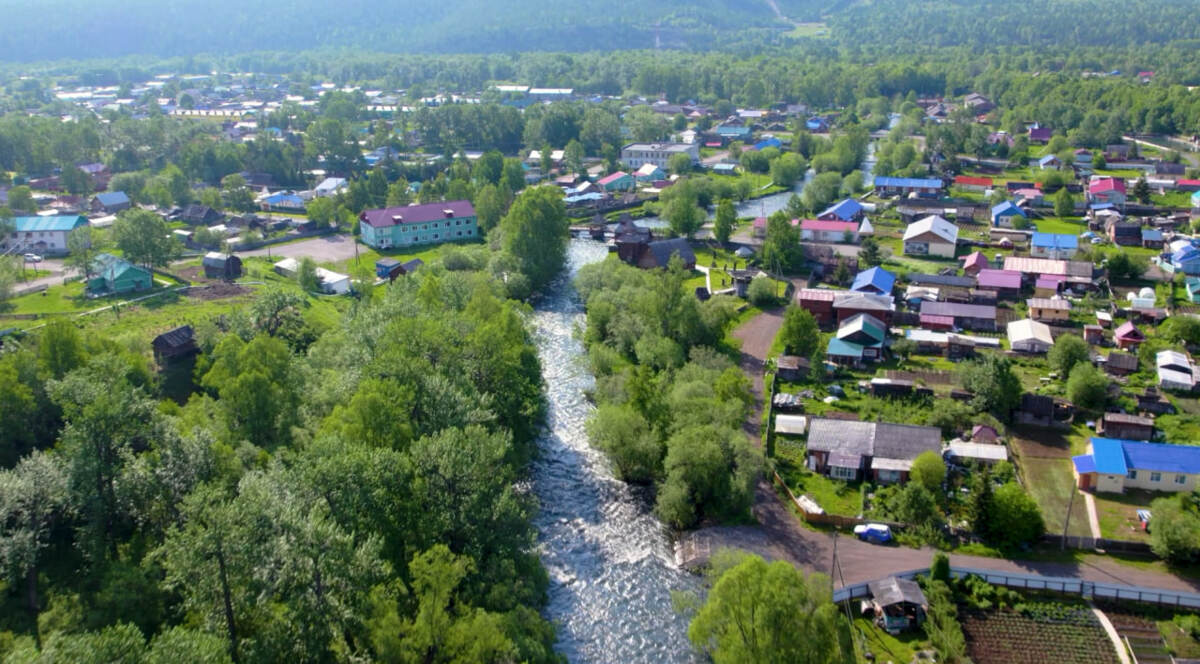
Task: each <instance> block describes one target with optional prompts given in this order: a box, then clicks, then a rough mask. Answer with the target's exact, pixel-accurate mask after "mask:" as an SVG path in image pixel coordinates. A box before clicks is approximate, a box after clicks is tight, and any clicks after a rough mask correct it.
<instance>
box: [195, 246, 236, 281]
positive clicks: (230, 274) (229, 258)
mask: <svg viewBox="0 0 1200 664" xmlns="http://www.w3.org/2000/svg"><path fill="white" fill-rule="evenodd" d="M201 263H202V264H203V266H204V276H205V277H207V278H209V279H224V280H225V281H233V280H234V279H237V278H238V277H240V276H242V259H240V258H238V257H237V256H234V255H232V254H230V255H225V254H223V253H221V252H219V251H210V252H208V253H207V254H204V260H203V261H201Z"/></svg>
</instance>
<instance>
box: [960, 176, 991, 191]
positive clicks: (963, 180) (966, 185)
mask: <svg viewBox="0 0 1200 664" xmlns="http://www.w3.org/2000/svg"><path fill="white" fill-rule="evenodd" d="M954 186H956V187H958V188H959V189H965V190H967V191H986V190H988V189H991V188H992V179H991V178H983V177H971V176H969V175H958V176H955V178H954Z"/></svg>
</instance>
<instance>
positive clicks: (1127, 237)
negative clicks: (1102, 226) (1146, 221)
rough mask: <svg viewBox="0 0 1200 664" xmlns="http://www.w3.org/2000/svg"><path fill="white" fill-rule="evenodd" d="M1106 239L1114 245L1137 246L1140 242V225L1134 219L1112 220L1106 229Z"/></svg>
mask: <svg viewBox="0 0 1200 664" xmlns="http://www.w3.org/2000/svg"><path fill="white" fill-rule="evenodd" d="M1106 233H1107V234H1108V239H1109V241H1110V242H1112V243H1113V244H1116V245H1120V246H1124V247H1139V246H1141V244H1142V225H1141V224H1139V223H1138V222H1136V221H1114V222H1112V223H1110V224H1109V225H1108V228H1107V229H1106Z"/></svg>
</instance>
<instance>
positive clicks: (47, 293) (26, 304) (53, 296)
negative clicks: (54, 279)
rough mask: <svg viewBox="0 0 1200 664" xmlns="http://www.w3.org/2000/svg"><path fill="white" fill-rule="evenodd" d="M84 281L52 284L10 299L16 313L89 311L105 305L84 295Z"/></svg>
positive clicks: (13, 311) (11, 310) (12, 311)
mask: <svg viewBox="0 0 1200 664" xmlns="http://www.w3.org/2000/svg"><path fill="white" fill-rule="evenodd" d="M83 289H84V286H83V282H82V281H76V282H73V283H69V284H66V285H64V286H51V287H49V288H47V289H46V290H44V291H42V292H40V293H30V294H28V295H21V296H19V297H14V298H13V299H11V300H9V301H8V303H9V304H10V305H11V306H12V308H11V309H10V310H9V312H10V313H14V314H66V313H73V312H80V311H88V310H89V309H95V308H97V307H102V306H104V304H103V301H102V300H99V299H97V300H89V299H87V298H86V297H85V296H84V295H83Z"/></svg>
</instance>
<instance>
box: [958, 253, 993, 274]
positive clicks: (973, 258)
mask: <svg viewBox="0 0 1200 664" xmlns="http://www.w3.org/2000/svg"><path fill="white" fill-rule="evenodd" d="M962 262H963V269H964V270H965V269H969V268H972V267H978V268H981V269H982V268H983V267H984V266H986V265H987V264H988V259H987V256H984V255H983V252H982V251H973V252H971V253H969V254H967V255H966V256H963V258H962Z"/></svg>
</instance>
